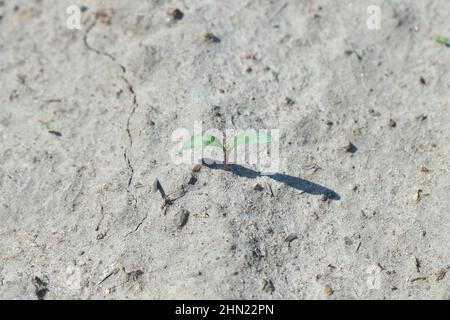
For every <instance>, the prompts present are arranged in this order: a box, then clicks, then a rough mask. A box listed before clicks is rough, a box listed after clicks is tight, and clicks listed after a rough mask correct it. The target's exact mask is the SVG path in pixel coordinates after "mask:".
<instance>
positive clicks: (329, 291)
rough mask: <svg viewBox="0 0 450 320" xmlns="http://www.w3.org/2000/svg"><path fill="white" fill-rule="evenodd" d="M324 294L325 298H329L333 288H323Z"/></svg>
mask: <svg viewBox="0 0 450 320" xmlns="http://www.w3.org/2000/svg"><path fill="white" fill-rule="evenodd" d="M324 292H325V294H326V295H327V296H331V295H332V294H333V293H334V291H333V288H331V287H330V286H325V289H324Z"/></svg>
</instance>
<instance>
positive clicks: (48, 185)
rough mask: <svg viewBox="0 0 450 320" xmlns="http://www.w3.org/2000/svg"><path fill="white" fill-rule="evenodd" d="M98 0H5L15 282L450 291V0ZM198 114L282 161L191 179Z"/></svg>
mask: <svg viewBox="0 0 450 320" xmlns="http://www.w3.org/2000/svg"><path fill="white" fill-rule="evenodd" d="M80 2H82V3H83V4H84V5H85V6H86V8H84V9H86V10H84V11H83V13H82V21H83V23H82V28H81V30H69V29H68V28H67V27H66V19H67V17H68V14H67V13H66V8H67V6H68V5H70V4H72V1H68V0H64V1H60V0H58V1H57V0H40V1H38V0H36V1H13V0H6V1H0V17H1V18H0V83H1V87H0V298H3V299H70V298H77V299H122V298H130V299H213V298H214V299H222V298H227V299H243V298H245V299H404V298H406V299H448V298H449V296H450V270H449V274H446V271H447V269H448V268H449V267H450V249H449V243H450V232H449V229H450V198H449V196H450V151H449V148H450V139H449V137H450V125H449V123H450V110H449V101H450V99H449V98H450V67H449V62H450V48H449V47H446V46H445V45H442V44H439V43H437V42H436V41H434V40H433V38H432V37H433V36H434V35H436V34H442V35H447V36H449V35H450V25H449V20H448V15H449V12H450V2H449V1H447V0H421V1H412V0H410V1H406V0H401V1H387V0H386V1H380V0H370V1H367V0H351V1H349V0H345V1H344V0H343V1H332V0H320V1H308V0H304V1H294V0H286V1H252V0H247V1H242V0H227V1H208V0H198V1H182V0H180V1H162V0H159V1H125V0H123V1H119V0H117V1H92V0H91V1H88V0H85V1H80ZM80 4H81V3H80ZM371 4H375V5H379V6H380V8H381V29H380V30H369V29H368V28H367V26H366V20H367V19H368V14H367V12H366V10H367V7H368V6H369V5H371ZM174 8H179V9H180V10H181V11H182V12H183V14H184V15H183V16H182V17H179V16H178V19H175V18H172V19H171V18H170V16H169V15H168V10H170V9H174ZM207 32H210V33H211V34H212V35H210V36H209V37H205V33H207ZM194 121H203V125H204V127H205V128H210V127H218V126H219V125H220V126H224V127H232V126H233V124H234V125H235V126H236V127H237V128H242V129H245V128H278V129H280V131H281V145H280V159H281V168H280V172H279V174H278V175H276V176H274V177H262V176H260V175H258V174H257V173H256V172H255V171H253V169H254V168H252V167H251V166H250V165H249V166H243V167H242V168H232V170H230V171H224V170H221V169H217V168H214V167H206V166H203V167H202V168H201V170H200V171H199V172H197V173H194V175H195V178H196V179H192V180H191V175H192V174H193V173H192V170H191V166H190V165H176V164H174V163H173V161H172V160H171V155H170V153H171V149H172V147H173V142H172V141H171V134H172V132H173V131H174V130H175V129H177V128H187V129H191V128H192V127H193V123H194ZM43 123H47V124H48V126H49V128H50V129H52V130H54V131H53V132H48V128H47V129H46V128H44V127H43ZM346 143H347V144H348V143H351V144H352V145H351V148H345V144H346ZM156 178H157V179H159V181H160V185H161V186H162V188H163V189H164V190H165V192H166V193H168V194H169V193H170V194H171V200H172V201H168V203H166V206H165V208H164V210H161V200H162V199H161V195H160V192H158V191H156V192H154V191H155V190H154V188H153V184H154V181H155V179H156ZM189 182H190V183H189ZM255 183H259V184H260V185H261V186H263V188H262V190H258V189H256V190H255V188H253V185H254V184H255ZM269 185H270V188H271V189H272V193H273V194H272V193H271V192H270V190H268V186H269ZM160 190H161V188H160ZM418 190H420V191H418ZM185 210H186V211H185Z"/></svg>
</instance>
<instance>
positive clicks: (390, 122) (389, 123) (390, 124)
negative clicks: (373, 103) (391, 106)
mask: <svg viewBox="0 0 450 320" xmlns="http://www.w3.org/2000/svg"><path fill="white" fill-rule="evenodd" d="M388 126H389V127H391V128H395V127H396V126H397V122H396V121H395V120H394V119H392V118H391V119H389V121H388Z"/></svg>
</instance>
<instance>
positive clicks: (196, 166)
mask: <svg viewBox="0 0 450 320" xmlns="http://www.w3.org/2000/svg"><path fill="white" fill-rule="evenodd" d="M201 168H202V165H201V164H198V163H197V164H194V165H193V166H192V172H199V171H200V169H201Z"/></svg>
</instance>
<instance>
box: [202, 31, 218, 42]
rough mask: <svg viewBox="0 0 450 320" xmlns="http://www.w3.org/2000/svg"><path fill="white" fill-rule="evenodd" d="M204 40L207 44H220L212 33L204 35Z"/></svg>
mask: <svg viewBox="0 0 450 320" xmlns="http://www.w3.org/2000/svg"><path fill="white" fill-rule="evenodd" d="M203 40H205V41H206V42H209V43H219V42H220V39H219V38H218V37H216V36H215V35H214V34H213V33H211V32H206V33H204V34H203Z"/></svg>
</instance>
